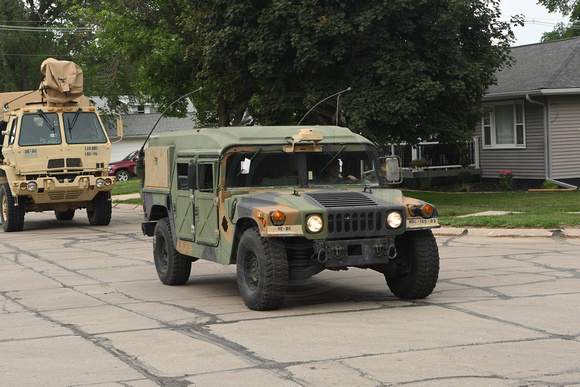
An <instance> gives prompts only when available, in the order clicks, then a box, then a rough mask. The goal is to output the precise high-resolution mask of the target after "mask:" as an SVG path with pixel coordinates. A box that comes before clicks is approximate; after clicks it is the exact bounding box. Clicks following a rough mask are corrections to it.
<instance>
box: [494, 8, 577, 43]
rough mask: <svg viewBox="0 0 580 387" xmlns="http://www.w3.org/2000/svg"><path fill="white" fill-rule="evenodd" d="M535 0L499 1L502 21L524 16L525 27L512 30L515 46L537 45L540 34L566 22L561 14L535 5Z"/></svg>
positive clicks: (566, 19)
mask: <svg viewBox="0 0 580 387" xmlns="http://www.w3.org/2000/svg"><path fill="white" fill-rule="evenodd" d="M536 1H537V0H501V2H500V9H501V11H502V18H501V19H502V20H504V19H505V20H508V19H509V18H510V16H512V15H518V14H521V15H524V19H525V20H526V25H525V26H524V27H516V28H514V33H515V34H516V39H517V41H516V42H515V43H514V45H515V46H521V45H524V44H530V43H538V42H539V41H540V38H541V37H542V33H544V32H548V31H552V30H553V29H554V27H555V26H556V24H558V23H559V22H564V23H567V22H568V18H566V17H564V16H562V15H561V14H556V13H549V12H548V10H547V9H546V8H545V7H543V6H541V5H538V4H536Z"/></svg>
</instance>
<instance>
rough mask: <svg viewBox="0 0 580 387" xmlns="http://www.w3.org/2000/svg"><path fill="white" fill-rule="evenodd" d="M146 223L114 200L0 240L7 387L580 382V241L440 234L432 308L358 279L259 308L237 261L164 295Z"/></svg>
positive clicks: (197, 268)
mask: <svg viewBox="0 0 580 387" xmlns="http://www.w3.org/2000/svg"><path fill="white" fill-rule="evenodd" d="M140 221H141V208H140V206H139V207H134V206H129V205H118V206H117V207H116V208H115V209H114V210H113V220H112V222H111V225H109V226H106V227H91V226H90V225H89V224H88V222H87V220H86V215H85V213H84V211H83V212H79V213H77V216H76V218H75V219H74V220H73V221H71V222H59V221H57V220H56V219H55V218H54V216H53V215H52V214H50V213H41V214H27V215H26V222H25V229H24V231H22V232H17V233H0V385H1V386H135V387H141V386H155V385H168V386H186V385H195V386H258V385H264V386H332V385H335V386H391V385H395V386H398V385H404V386H466V385H469V386H530V385H532V386H547V385H550V386H556V385H580V307H579V304H580V253H579V251H580V238H567V237H557V236H555V237H549V236H547V237H516V238H512V237H493V236H478V233H474V232H468V233H467V235H465V236H459V235H454V234H453V233H452V232H445V230H439V231H438V233H439V234H440V235H439V236H438V238H437V240H438V244H439V247H440V255H441V272H440V279H439V282H438V284H437V287H436V289H435V291H434V293H433V294H432V295H431V296H430V297H429V298H427V299H425V300H421V301H414V302H408V301H401V300H398V299H396V298H395V297H394V296H393V295H392V294H391V293H390V292H389V290H388V288H387V285H386V283H385V281H384V277H382V276H381V275H380V274H378V273H375V272H373V271H370V270H367V271H365V270H357V269H351V270H349V271H344V272H338V273H335V272H324V273H321V274H319V275H317V276H315V277H312V278H310V279H308V280H306V281H304V282H302V283H300V284H297V285H294V286H293V287H292V292H291V295H290V296H289V297H288V299H287V301H286V302H285V304H284V305H283V307H282V309H280V310H278V311H273V312H254V311H250V310H248V309H247V308H246V307H245V306H244V304H243V302H242V300H241V298H240V296H239V292H238V289H237V285H236V282H235V267H233V266H232V267H225V266H219V265H217V264H214V263H209V262H203V261H198V262H195V263H194V264H193V267H192V276H191V278H190V280H189V282H188V283H187V284H186V285H184V286H179V287H170V286H164V285H162V284H161V283H160V282H159V280H158V279H157V275H156V273H155V268H154V266H153V263H152V251H151V247H152V246H151V244H152V242H151V239H150V238H148V237H145V236H143V235H141V231H140V226H139V223H140ZM488 235H489V233H488Z"/></svg>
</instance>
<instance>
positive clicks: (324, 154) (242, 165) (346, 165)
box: [226, 144, 381, 188]
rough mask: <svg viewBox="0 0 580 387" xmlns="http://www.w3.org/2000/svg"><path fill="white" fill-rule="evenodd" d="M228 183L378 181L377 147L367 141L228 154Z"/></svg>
mask: <svg viewBox="0 0 580 387" xmlns="http://www.w3.org/2000/svg"><path fill="white" fill-rule="evenodd" d="M226 169H227V178H226V187H230V188H231V187H276V186H284V187H288V186H302V187H306V186H308V187H312V186H329V185H335V184H363V185H378V184H379V183H380V181H381V179H380V164H379V161H378V154H377V151H376V150H375V149H374V148H372V147H369V146H366V145H359V144H353V145H330V146H329V145H326V146H324V147H323V149H322V151H321V152H294V153H286V152H284V151H283V150H281V149H280V148H276V149H272V148H271V147H263V148H257V149H256V150H254V151H251V152H250V151H249V152H247V153H246V152H237V153H235V154H232V155H230V156H229V157H228V160H227V164H226Z"/></svg>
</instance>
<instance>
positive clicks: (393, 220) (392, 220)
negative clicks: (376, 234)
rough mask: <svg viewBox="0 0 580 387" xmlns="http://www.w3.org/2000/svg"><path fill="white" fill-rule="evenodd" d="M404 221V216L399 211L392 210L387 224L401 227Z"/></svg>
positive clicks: (388, 215)
mask: <svg viewBox="0 0 580 387" xmlns="http://www.w3.org/2000/svg"><path fill="white" fill-rule="evenodd" d="M402 223H403V217H402V216H401V213H400V212H399V211H391V212H389V213H388V214H387V226H389V228H399V227H400V226H401V224H402Z"/></svg>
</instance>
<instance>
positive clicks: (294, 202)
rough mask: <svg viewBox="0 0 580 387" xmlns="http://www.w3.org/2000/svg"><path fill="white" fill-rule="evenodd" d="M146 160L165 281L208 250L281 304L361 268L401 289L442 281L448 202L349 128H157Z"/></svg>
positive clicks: (150, 220) (147, 223) (150, 217)
mask: <svg viewBox="0 0 580 387" xmlns="http://www.w3.org/2000/svg"><path fill="white" fill-rule="evenodd" d="M144 154H145V158H146V159H147V163H146V165H145V166H143V165H141V166H138V167H137V174H138V175H139V176H140V177H141V179H142V188H141V190H140V192H141V197H142V200H143V203H144V221H143V223H142V229H143V232H144V233H145V234H146V235H149V236H153V246H154V247H153V249H154V259H155V266H156V269H157V273H158V275H159V278H160V279H161V281H162V282H163V283H165V284H169V285H178V284H182V283H185V282H186V281H187V279H188V278H189V275H190V270H191V262H193V261H195V260H197V259H204V260H209V261H214V262H217V263H220V264H225V265H229V264H236V266H237V280H238V286H239V289H240V294H241V296H242V299H243V301H244V302H245V304H246V305H247V306H248V307H249V308H250V309H254V310H268V309H276V308H279V307H280V306H281V305H282V304H283V301H284V298H285V296H286V294H287V291H288V284H289V283H290V282H291V281H296V280H302V279H305V278H308V277H310V276H313V275H315V274H317V273H319V272H321V271H323V270H346V269H348V268H350V267H355V268H361V269H373V270H376V271H378V272H380V273H382V274H383V275H384V276H385V278H386V282H387V284H388V286H389V288H390V289H391V291H392V292H393V294H395V295H396V296H397V297H399V298H403V299H415V298H424V297H427V296H429V295H430V294H431V293H432V291H433V289H434V288H435V286H436V283H437V279H438V273H439V253H438V249H437V244H436V242H435V238H434V237H433V233H432V232H431V229H432V228H434V227H439V222H438V214H437V209H436V208H435V207H434V206H433V205H431V204H429V203H425V202H422V201H419V200H415V199H410V198H406V197H404V196H403V195H402V193H401V191H400V190H398V189H393V188H390V185H389V184H391V183H400V176H401V173H400V165H399V164H400V163H399V162H398V159H397V158H395V157H387V158H381V157H379V153H378V151H377V149H376V148H375V146H374V145H373V144H372V143H371V142H370V141H368V140H367V139H365V138H364V137H362V136H359V135H357V134H355V133H352V132H351V131H350V130H348V129H347V128H342V127H335V126H317V127H314V128H311V127H296V126H282V127H234V128H232V127H228V128H206V129H194V130H190V131H182V132H171V133H162V134H158V135H153V136H151V137H150V140H149V146H148V148H146V149H145V151H144Z"/></svg>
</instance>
